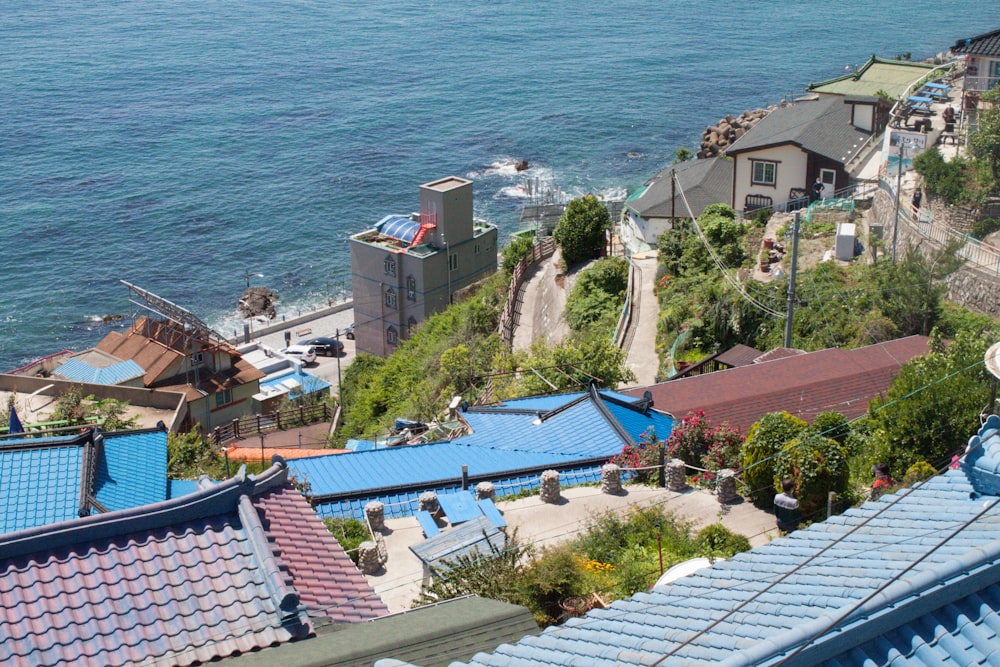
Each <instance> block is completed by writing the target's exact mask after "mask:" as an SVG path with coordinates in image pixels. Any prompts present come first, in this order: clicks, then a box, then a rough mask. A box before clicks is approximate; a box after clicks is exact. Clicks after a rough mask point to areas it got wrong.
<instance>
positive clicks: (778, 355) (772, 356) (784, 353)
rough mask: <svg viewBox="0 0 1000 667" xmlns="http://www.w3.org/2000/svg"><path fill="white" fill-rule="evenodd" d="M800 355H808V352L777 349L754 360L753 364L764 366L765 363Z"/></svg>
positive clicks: (784, 348) (790, 348) (791, 348)
mask: <svg viewBox="0 0 1000 667" xmlns="http://www.w3.org/2000/svg"><path fill="white" fill-rule="evenodd" d="M800 354H806V351H805V350H796V349H795V348H794V347H776V348H774V349H773V350H768V351H767V352H765V353H764V354H762V355H760V356H759V357H757V358H756V359H754V360H753V363H755V364H762V363H764V362H765V361H774V360H776V359H787V358H788V357H797V356H799V355H800Z"/></svg>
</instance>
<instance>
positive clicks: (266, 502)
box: [254, 487, 389, 623]
mask: <svg viewBox="0 0 1000 667" xmlns="http://www.w3.org/2000/svg"><path fill="white" fill-rule="evenodd" d="M254 504H255V505H256V506H257V508H258V509H259V510H261V511H262V514H263V518H264V520H265V521H266V522H267V523H269V524H270V529H269V532H268V536H269V539H271V540H272V541H273V542H274V544H275V545H276V546H277V548H278V549H279V550H280V552H281V558H282V560H283V561H284V563H285V565H286V566H287V567H288V570H289V573H290V574H291V575H292V580H293V581H294V586H295V590H296V591H298V593H299V595H300V598H301V601H302V604H304V605H305V606H306V609H307V610H308V611H309V613H310V615H311V616H326V617H328V618H330V620H332V621H334V622H339V623H357V622H360V621H367V620H370V619H373V618H376V617H378V616H384V615H385V614H388V613H389V609H388V608H387V607H386V606H385V603H383V602H382V600H381V599H380V598H379V597H378V595H377V594H376V593H375V591H374V590H373V589H372V587H371V586H370V585H369V584H368V580H367V579H365V577H364V575H363V574H361V571H360V570H358V568H357V567H356V566H355V565H354V562H353V561H352V560H351V558H350V557H349V556H348V555H347V554H346V553H345V552H344V550H343V549H342V548H341V546H340V544H339V543H338V542H337V540H336V538H335V537H334V536H333V535H332V534H331V533H330V531H329V530H327V529H326V526H324V525H323V522H322V520H320V518H319V517H318V516H317V515H316V512H315V511H314V510H313V509H312V507H310V506H309V503H308V502H306V500H305V498H303V497H302V494H300V493H299V492H298V491H297V490H295V489H292V488H290V487H285V488H283V489H279V490H277V491H275V492H273V493H269V494H267V495H265V496H262V497H260V498H258V499H257V500H256V501H255V503H254Z"/></svg>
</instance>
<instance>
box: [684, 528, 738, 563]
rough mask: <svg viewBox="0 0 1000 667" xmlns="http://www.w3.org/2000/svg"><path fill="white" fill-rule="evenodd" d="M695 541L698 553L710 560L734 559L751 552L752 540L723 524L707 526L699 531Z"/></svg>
mask: <svg viewBox="0 0 1000 667" xmlns="http://www.w3.org/2000/svg"><path fill="white" fill-rule="evenodd" d="M695 540H696V541H697V543H698V551H699V552H700V553H701V554H702V555H703V556H706V557H708V558H732V557H733V556H734V555H736V554H738V553H742V552H744V551H749V550H750V540H748V539H747V538H746V536H745V535H740V534H739V533H734V532H733V531H731V530H729V529H728V528H726V527H725V526H723V525H722V524H721V523H713V524H712V525H711V526H705V527H704V528H702V529H701V530H699V531H698V534H697V536H695Z"/></svg>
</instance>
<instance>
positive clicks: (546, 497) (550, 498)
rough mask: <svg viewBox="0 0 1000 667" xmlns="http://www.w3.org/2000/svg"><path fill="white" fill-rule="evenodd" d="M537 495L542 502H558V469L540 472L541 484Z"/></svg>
mask: <svg viewBox="0 0 1000 667" xmlns="http://www.w3.org/2000/svg"><path fill="white" fill-rule="evenodd" d="M538 497H539V498H541V499H542V502H543V503H557V502H559V471H557V470H546V471H545V472H543V473H542V484H541V488H540V489H539V490H538Z"/></svg>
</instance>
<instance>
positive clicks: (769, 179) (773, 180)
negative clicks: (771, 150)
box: [750, 160, 778, 186]
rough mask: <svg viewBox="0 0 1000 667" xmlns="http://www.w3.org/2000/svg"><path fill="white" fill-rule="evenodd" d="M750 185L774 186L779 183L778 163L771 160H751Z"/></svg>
mask: <svg viewBox="0 0 1000 667" xmlns="http://www.w3.org/2000/svg"><path fill="white" fill-rule="evenodd" d="M750 164H751V165H752V167H751V175H750V183H751V184H752V185H770V186H774V185H776V184H777V182H778V163H777V162H772V161H770V160H751V161H750Z"/></svg>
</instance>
